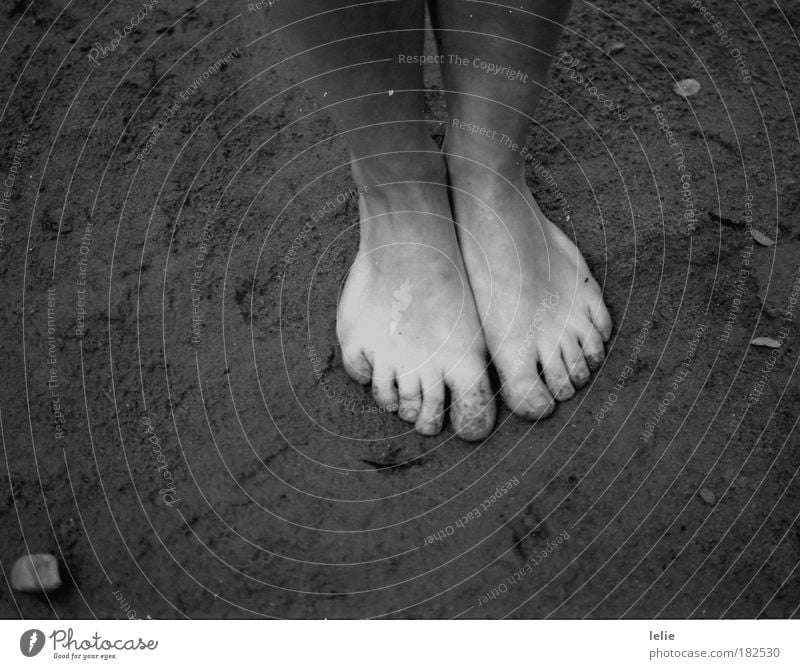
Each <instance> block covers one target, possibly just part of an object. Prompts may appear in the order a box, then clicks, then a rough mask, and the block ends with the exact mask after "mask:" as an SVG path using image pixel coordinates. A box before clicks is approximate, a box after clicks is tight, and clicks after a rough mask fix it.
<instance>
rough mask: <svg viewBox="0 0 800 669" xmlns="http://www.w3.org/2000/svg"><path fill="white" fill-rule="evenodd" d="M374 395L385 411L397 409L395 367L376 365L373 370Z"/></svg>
mask: <svg viewBox="0 0 800 669" xmlns="http://www.w3.org/2000/svg"><path fill="white" fill-rule="evenodd" d="M372 396H373V397H374V398H375V402H376V404H377V405H378V406H379V407H380V408H381V409H383V410H384V411H390V412H391V411H397V405H398V398H397V387H396V386H395V381H394V370H393V369H391V368H390V367H387V366H384V365H380V364H376V365H375V367H374V368H373V370H372Z"/></svg>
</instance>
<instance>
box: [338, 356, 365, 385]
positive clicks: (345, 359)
mask: <svg viewBox="0 0 800 669" xmlns="http://www.w3.org/2000/svg"><path fill="white" fill-rule="evenodd" d="M342 364H343V366H344V371H346V372H347V375H348V376H349V377H350V378H351V379H353V381H356V382H358V383H360V384H361V385H362V386H365V385H367V384H368V383H369V380H370V377H371V376H372V365H370V364H369V362H367V359H366V358H365V357H364V353H363V352H362V351H361V349H359V348H345V347H342Z"/></svg>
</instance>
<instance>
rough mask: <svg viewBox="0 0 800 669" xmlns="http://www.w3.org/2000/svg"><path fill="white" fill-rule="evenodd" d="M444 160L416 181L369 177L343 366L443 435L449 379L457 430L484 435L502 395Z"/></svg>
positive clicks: (347, 297)
mask: <svg viewBox="0 0 800 669" xmlns="http://www.w3.org/2000/svg"><path fill="white" fill-rule="evenodd" d="M436 161H438V162H439V163H441V165H440V168H437V169H434V170H432V172H433V173H432V174H431V175H430V176H427V175H426V177H425V178H420V177H419V176H417V177H416V180H415V182H406V183H402V182H400V181H396V182H394V183H391V184H388V183H386V182H385V180H384V181H383V185H381V186H374V185H367V188H366V192H364V193H363V195H362V197H361V200H360V203H359V204H360V215H361V242H360V246H359V251H358V255H357V257H356V259H355V262H354V263H353V266H352V267H351V269H350V273H349V275H348V277H347V282H346V284H345V287H344V289H343V291H342V296H341V299H340V302H339V309H338V315H337V331H338V336H339V343H340V345H341V347H342V358H343V361H344V366H345V369H346V370H347V372H348V374H349V375H350V376H351V377H352V378H354V379H355V380H357V381H359V382H360V383H363V384H366V383H368V382H369V381H370V380H371V381H372V392H373V395H374V397H375V401H376V402H377V403H378V405H379V406H381V407H383V408H384V409H386V410H389V411H398V414H399V416H400V418H402V419H403V420H405V421H408V422H410V423H413V424H414V425H415V429H416V430H417V432H419V433H420V434H425V435H433V434H437V433H438V432H439V431H440V430H441V429H442V422H443V417H444V412H445V387H448V388H449V389H450V398H451V401H450V421H451V423H452V425H453V428H454V430H455V431H456V433H457V434H458V435H459V436H460V437H461V438H463V439H467V440H478V439H483V438H484V437H486V436H487V435H488V434H489V432H490V431H491V429H492V428H493V427H494V420H495V404H494V400H493V397H492V391H491V386H490V384H489V380H488V377H487V374H486V366H487V361H486V347H485V342H484V339H483V335H482V333H481V329H480V324H479V321H478V316H477V312H476V309H475V302H474V298H473V296H472V292H471V290H470V287H469V282H468V280H467V278H466V272H465V270H464V265H463V262H462V259H461V254H460V251H459V247H458V239H457V237H456V232H455V227H454V225H453V219H452V214H451V212H450V205H449V202H448V199H447V188H446V186H445V185H444V184H445V183H446V178H445V168H444V162H443V161H442V160H441V158H436ZM400 167H401V165H400V164H399V163H398V161H394V164H393V171H395V170H399V173H400V174H402V173H403V170H402V169H399V168H400ZM411 172H412V173H414V172H416V173H418V170H416V169H412V170H411ZM353 173H354V175H355V176H356V181H357V182H358V183H359V184H375V183H381V180H379V179H375V178H369V177H368V176H367V175H365V174H360V173H359V170H358V169H357V168H356V167H355V166H354V168H353ZM423 181H431V182H433V183H422V182H423Z"/></svg>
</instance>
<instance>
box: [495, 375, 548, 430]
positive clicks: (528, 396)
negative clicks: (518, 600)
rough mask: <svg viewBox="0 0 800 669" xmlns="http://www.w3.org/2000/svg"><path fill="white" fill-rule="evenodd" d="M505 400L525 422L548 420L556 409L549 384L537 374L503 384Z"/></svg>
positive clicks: (517, 376) (513, 379) (506, 381)
mask: <svg viewBox="0 0 800 669" xmlns="http://www.w3.org/2000/svg"><path fill="white" fill-rule="evenodd" d="M533 368H534V369H535V365H534V367H533ZM503 399H504V400H505V403H506V405H507V406H508V408H509V409H511V411H512V412H513V413H514V414H516V415H517V416H519V417H520V418H524V419H525V420H539V419H540V418H546V417H547V416H549V415H550V414H551V413H553V410H554V409H555V408H556V402H555V400H554V399H553V395H552V394H551V393H550V391H549V390H548V388H547V384H546V383H545V381H544V379H542V378H541V377H540V376H539V375H538V374H536V373H530V374H526V373H520V374H517V375H514V376H512V377H510V378H507V379H506V380H505V382H504V383H503Z"/></svg>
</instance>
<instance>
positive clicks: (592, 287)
mask: <svg viewBox="0 0 800 669" xmlns="http://www.w3.org/2000/svg"><path fill="white" fill-rule="evenodd" d="M516 4H517V5H519V4H522V6H523V8H522V9H518V8H517V7H515V6H511V5H509V6H508V7H503V6H498V5H496V4H483V3H481V2H470V1H467V2H463V1H456V0H434V2H433V6H434V8H433V12H432V13H433V17H434V27H435V29H436V31H437V39H438V41H439V44H440V50H441V53H442V54H443V55H444V56H445V58H444V63H443V79H444V86H445V89H446V91H447V93H446V95H447V104H448V109H449V112H450V126H449V127H448V132H447V138H446V140H445V147H444V151H445V155H446V161H447V168H448V178H449V182H450V186H451V202H452V206H453V213H454V215H455V220H456V222H457V227H458V233H459V239H460V242H461V249H462V253H463V256H464V262H465V264H466V267H467V273H468V275H469V278H470V282H471V284H472V289H473V292H474V294H475V300H476V303H477V306H478V312H479V315H480V317H481V320H482V322H483V329H484V334H485V336H486V342H487V344H488V347H489V352H490V353H491V355H492V358H493V361H494V364H495V366H496V367H497V370H498V373H499V375H500V378H501V380H502V383H503V394H504V397H505V399H506V402H507V403H508V404H509V406H510V408H511V409H512V410H514V411H515V412H516V413H518V414H520V415H522V416H525V417H527V418H531V419H535V418H540V417H543V416H546V415H547V414H549V413H550V412H551V411H552V410H553V408H554V407H555V402H554V400H553V398H555V399H557V400H566V399H569V398H570V397H572V395H573V394H574V393H575V387H580V386H582V385H583V384H585V383H586V382H587V380H588V379H589V376H590V374H589V369H590V368H595V367H597V366H598V365H599V364H600V362H601V361H602V359H603V356H604V347H603V342H604V340H608V338H609V336H610V334H611V318H610V316H609V313H608V311H607V309H606V307H605V305H604V304H603V300H602V295H601V291H600V287H599V286H598V285H597V283H596V281H595V280H594V278H593V277H592V276H591V274H590V272H589V269H588V267H587V266H586V263H585V261H584V259H583V257H582V256H581V254H580V252H579V251H578V249H577V248H576V247H575V245H574V244H573V243H572V242H571V241H570V240H569V239H568V238H567V237H566V235H564V234H563V233H562V232H561V230H559V229H558V228H557V227H556V226H555V225H554V224H553V223H551V222H550V221H549V220H547V218H545V216H544V215H543V214H542V211H541V209H540V208H539V206H538V205H537V203H536V201H535V200H534V199H533V197H532V195H531V193H530V191H529V190H528V188H527V185H526V182H525V162H526V161H525V156H526V151H527V150H526V149H525V142H526V139H527V135H528V130H529V128H530V123H531V119H532V117H533V114H534V111H535V109H536V105H537V103H538V101H539V99H540V97H541V94H542V90H543V86H544V83H545V81H546V78H547V74H548V70H549V68H550V63H551V61H552V54H553V50H554V48H555V46H556V44H557V42H558V39H559V37H560V33H561V29H560V27H561V25H563V23H564V21H565V20H566V18H567V15H568V13H569V8H570V2H567V1H560V0H527V1H526V2H524V3H516ZM455 56H457V57H458V58H455ZM465 63H466V64H465ZM481 63H487V64H493V65H495V66H497V67H496V68H495V69H494V72H492V73H490V72H491V70H489V69H488V65H487V66H484V67H486V69H481ZM505 66H510V68H509V69H506V70H505V71H503V70H501V69H500V68H503V67H505ZM498 70H499V71H498ZM515 70H516V72H515ZM467 123H469V124H472V127H467V126H466V125H465V124H467ZM475 127H477V128H484V129H485V130H484V131H483V132H481V131H478V132H477V133H474V132H472V130H473V129H474V128H475ZM528 155H529V154H528ZM539 368H541V371H542V374H541V376H540V374H539Z"/></svg>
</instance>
